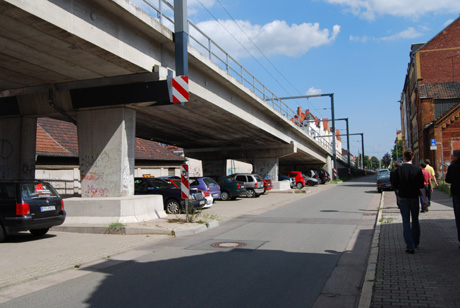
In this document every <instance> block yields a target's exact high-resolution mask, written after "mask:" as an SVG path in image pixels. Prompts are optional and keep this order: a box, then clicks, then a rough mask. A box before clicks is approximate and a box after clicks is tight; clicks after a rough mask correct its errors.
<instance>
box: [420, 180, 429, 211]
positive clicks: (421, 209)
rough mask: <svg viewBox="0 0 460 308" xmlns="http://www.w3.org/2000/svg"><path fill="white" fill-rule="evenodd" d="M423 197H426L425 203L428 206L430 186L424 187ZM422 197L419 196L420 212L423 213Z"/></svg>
mask: <svg viewBox="0 0 460 308" xmlns="http://www.w3.org/2000/svg"><path fill="white" fill-rule="evenodd" d="M425 196H426V199H427V200H426V203H427V204H428V205H429V204H430V198H431V186H430V185H425ZM423 200H424V198H423V195H420V211H421V212H425V208H424V207H423Z"/></svg>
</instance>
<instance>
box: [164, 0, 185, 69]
mask: <svg viewBox="0 0 460 308" xmlns="http://www.w3.org/2000/svg"><path fill="white" fill-rule="evenodd" d="M160 3H161V0H160ZM174 43H175V47H176V75H177V76H188V50H187V44H188V18H187V0H174Z"/></svg>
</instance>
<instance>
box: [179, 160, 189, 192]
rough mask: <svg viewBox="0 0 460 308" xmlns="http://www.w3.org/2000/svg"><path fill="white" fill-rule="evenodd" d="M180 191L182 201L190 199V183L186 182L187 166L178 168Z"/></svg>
mask: <svg viewBox="0 0 460 308" xmlns="http://www.w3.org/2000/svg"><path fill="white" fill-rule="evenodd" d="M180 182H181V184H180V189H181V195H182V199H190V182H189V180H188V165H187V164H184V165H181V166H180Z"/></svg>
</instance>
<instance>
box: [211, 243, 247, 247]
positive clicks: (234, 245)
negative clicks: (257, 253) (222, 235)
mask: <svg viewBox="0 0 460 308" xmlns="http://www.w3.org/2000/svg"><path fill="white" fill-rule="evenodd" d="M211 246H212V247H215V248H238V247H244V246H246V244H245V243H241V242H220V243H214V244H211Z"/></svg>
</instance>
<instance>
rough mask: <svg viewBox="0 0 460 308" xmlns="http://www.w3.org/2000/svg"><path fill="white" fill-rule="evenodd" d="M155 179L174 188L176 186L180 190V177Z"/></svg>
mask: <svg viewBox="0 0 460 308" xmlns="http://www.w3.org/2000/svg"><path fill="white" fill-rule="evenodd" d="M156 178H157V179H161V180H163V181H166V182H168V183H169V184H173V185H174V186H176V187H177V188H179V189H180V188H181V187H180V185H181V179H180V177H178V176H157V177H156Z"/></svg>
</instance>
